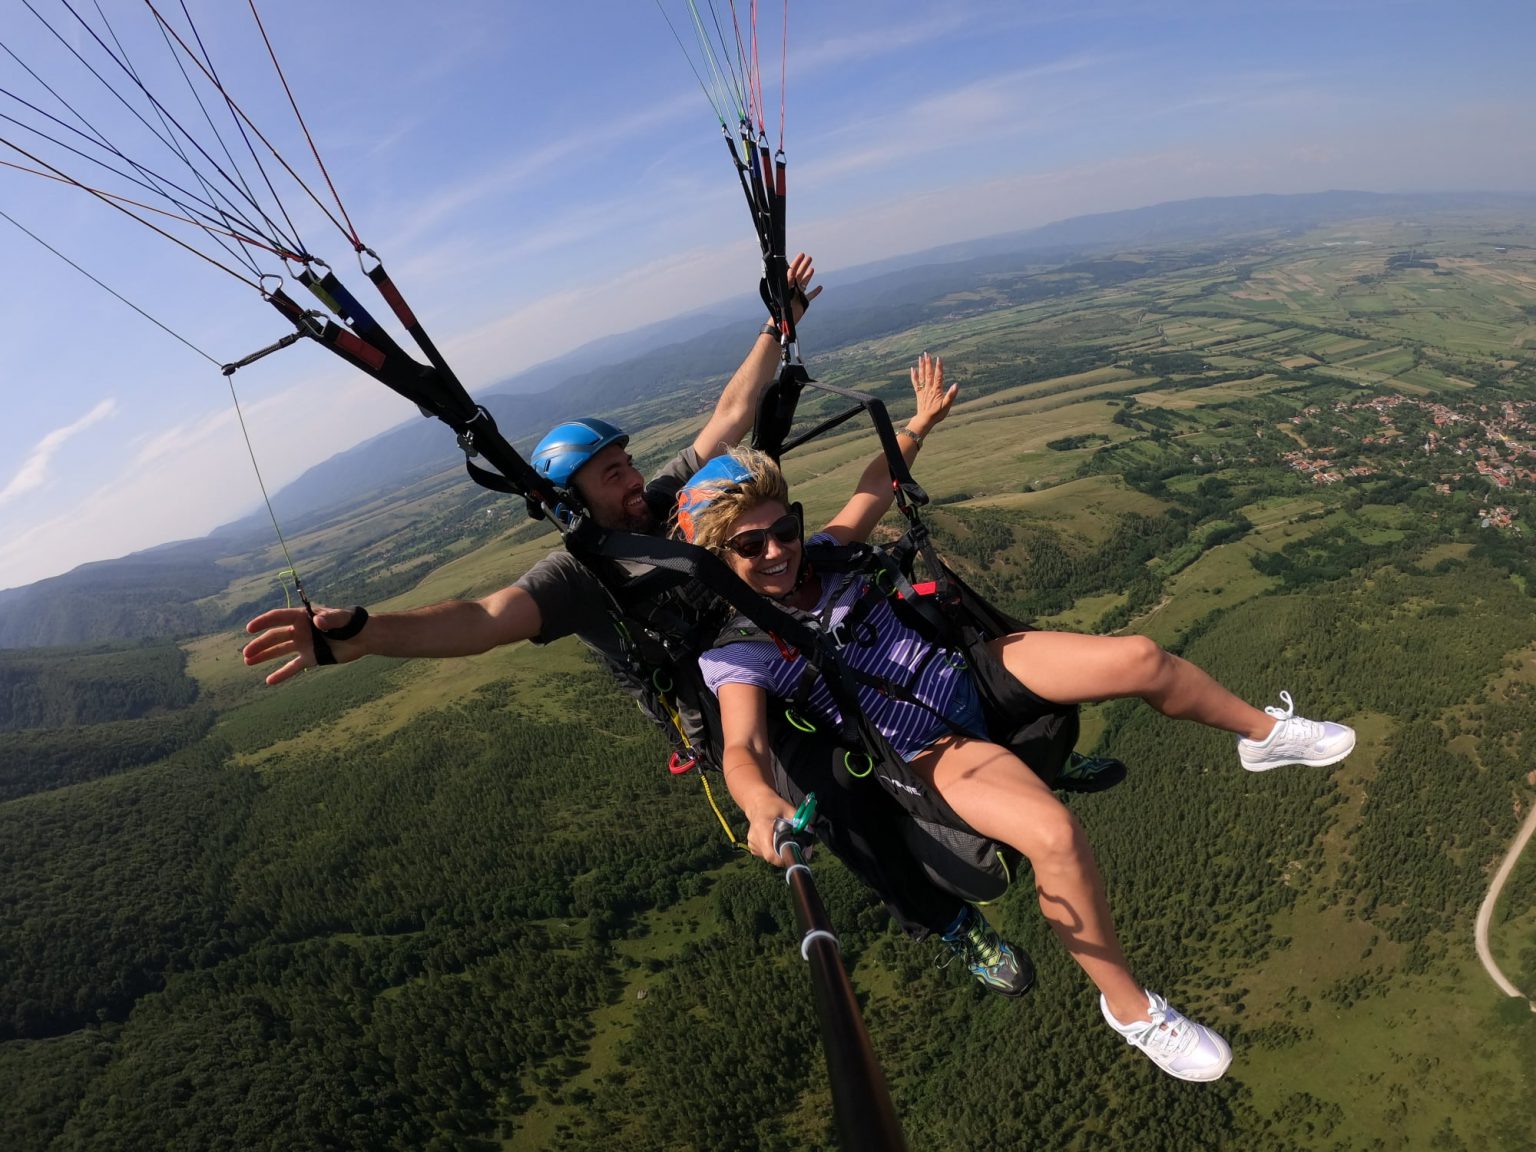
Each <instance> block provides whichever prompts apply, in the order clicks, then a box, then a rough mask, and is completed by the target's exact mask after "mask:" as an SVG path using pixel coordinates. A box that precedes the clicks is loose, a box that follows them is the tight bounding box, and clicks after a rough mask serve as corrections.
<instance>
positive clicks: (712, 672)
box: [699, 533, 970, 759]
mask: <svg viewBox="0 0 1536 1152" xmlns="http://www.w3.org/2000/svg"><path fill="white" fill-rule="evenodd" d="M822 541H825V542H833V538H832V537H831V536H827V535H825V534H824V533H823V534H818V535H816V536H813V537H812V538H811V541H810V542H811V543H816V542H822ZM842 585H843V580H842V577H841V576H837V577H828V578H825V579H823V580H822V589H821V598H820V600H819V601H818V602H817V604H816V609H815V614H816V617H817V619H819V620H820V621H821V622H822V623H823V625H825V626H826V627H827V628H828V629H829V630H831V629H835V628H836V627H837V626H838V625H839V624H841V623H842V622H843V621H844V620H846V619H847V618H848V614H849V612H851V611H852V610H853V606H854V605H855V604H856V603H857V602H858V601H859V599H860V597H862V596H864V595H865V594H866V591H867V593H868V595H871V596H875V597H877V598H878V602H877V603H876V605H875V607H874V608H873V609H871V610H870V612H869V614H868V615H866V616H865V617H864V621H865V623H864V625H863V626H861V627H860V628H859V630H858V631H859V633H860V634H861V637H862V639H863V640H865V641H867V643H860V641H859V640H858V639H855V640H852V641H851V642H850V643H849V644H848V645H847V646H846V647H845V648H843V649H842V657H843V660H844V661H845V662H846V663H847V664H848V666H849V667H850V668H853V669H855V670H856V671H859V672H866V673H869V674H870V675H872V676H878V677H880V678H882V679H885V680H890V681H894V682H895V683H897V684H902V685H905V686H906V688H907V691H908V692H910V693H911V694H912V695H913V696H914V697H915V698H917V699H918V700H921V701H923V703H924V704H927V705H928V708H932V709H933V710H934V711H936V712H938V713H940V714H941V715H947V714H948V711H949V709H950V705H951V704H952V703H955V702H956V701H955V694H956V692H957V691H959V690H960V689H961V688H962V687H963V686H964V685H965V684H966V677H967V676H969V675H970V671H969V669H968V668H967V667H966V666H965V664H964V662H963V661H961V660H959V658H958V657H956V658H954V659H951V658H950V656H949V655H948V654H946V653H945V652H943V651H940V652H938V653H934V648H935V645H933V644H931V643H929V642H928V641H927V640H925V639H924V638H923V637H922V636H921V635H920V634H919V633H917V632H915V631H914V630H913V629H911V628H909V627H907V626H906V625H905V624H903V623H902V622H901V619H900V618H899V617H898V616H897V615H896V613H895V612H893V611H892V610H891V606H890V604H889V603H887V602H886V599H885V597H884V596H882V595H880V594H879V593H878V592H876V591H874V590H873V589H870V588H869V581H868V580H867V579H866V578H865V577H863V576H857V577H855V578H854V579H853V580H851V581H849V582H848V584H847V586H846V587H841V586H842ZM840 587H841V591H839V588H840ZM834 593H836V599H835V602H834V600H833V595H834ZM930 654H932V655H931V656H930ZM805 666H806V660H805V657H803V656H801V655H800V654H799V653H798V652H795V653H793V655H791V656H790V657H788V658H786V656H785V654H784V653H783V652H781V651H780V650H779V646H778V645H777V644H775V643H774V642H773V641H771V640H740V641H737V642H736V643H734V644H724V645H722V646H721V647H719V648H715V649H712V650H710V651H708V652H705V653H704V654H703V655H702V656H700V657H699V668H700V669H701V670H702V671H703V673H704V682H705V683H706V684H708V685H709V688H710V691H712V692H714V693H716V694H717V695H718V694H719V691H720V685H722V684H753V685H756V686H757V687H759V688H762V689H764V690H765V691H767V692H768V694H769V695H771V696H777V697H779V698H780V699H792V698H793V697H794V695H795V692H796V690H797V689H798V687H799V684H800V678H801V675H802V673H803V670H804V669H805ZM916 669H921V672H920V673H919V675H918V677H917V679H916V680H915V681H914V680H913V679H912V674H913V671H914V670H916ZM813 683H814V688H813V689H812V691H811V694H810V699H809V701H808V705H807V707H808V709H809V710H810V711H813V712H816V713H817V714H819V715H821V716H826V717H829V718H832V719H833V720H834V721H836V720H839V719H841V717H840V716H839V713H838V710H837V707H836V706H835V705H834V704H833V702H832V693H831V692H829V691H828V690H827V686H826V684H825V682H823V680H822V679H821V677H820V676H817V677H816V678H815V680H814V682H813ZM858 693H859V704H860V706H861V707H862V708H863V709H864V713H865V715H866V716H868V717H869V719H870V721H871V722H872V723H873V724H874V725H875V727H876V728H878V729H879V730H880V732H881V734H882V735H883V736H884V737H885V738H886V739H887V740H889V741H890V743H891V747H892V748H894V749H895V750H896V753H897V754H898V755H900V756H901V757H902V758H903V759H911V758H912V757H913V756H915V755H916V754H917V753H919V752H921V751H922V750H923V749H924V748H926V747H928V745H930V744H932V743H933V742H934V741H935V740H937V739H939V738H940V737H941V736H944V735H947V734H948V733H949V731H950V729H949V727H948V726H947V725H946V724H945V723H944V722H943V721H942V720H940V719H939V717H938V716H935V715H934V714H933V712H930V711H929V710H928V708H924V707H922V706H920V705H918V704H909V703H907V702H905V701H902V700H894V699H892V698H891V697H889V696H885V695H883V694H882V693H881V692H880V691H879V690H877V689H875V688H873V687H870V686H867V685H864V684H860V685H858Z"/></svg>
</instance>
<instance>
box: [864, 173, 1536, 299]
mask: <svg viewBox="0 0 1536 1152" xmlns="http://www.w3.org/2000/svg"><path fill="white" fill-rule="evenodd" d="M1455 211H1473V212H1475V211H1509V212H1531V211H1536V195H1529V194H1518V193H1504V192H1445V193H1393V192H1347V191H1334V192H1299V193H1293V194H1289V195H1278V194H1273V193H1261V194H1258V195H1253V196H1209V197H1203V198H1201V199H1196V200H1173V201H1169V202H1167V203H1164V204H1151V205H1148V206H1146V207H1144V208H1128V209H1124V210H1122V211H1119V212H1098V213H1094V214H1091V215H1088V216H1073V217H1071V218H1069V219H1066V220H1057V221H1055V222H1054V223H1051V224H1044V225H1042V226H1040V227H1038V228H1028V229H1024V230H1022V231H1019V232H1004V233H1000V234H998V235H996V236H987V237H984V238H982V239H980V240H964V241H961V242H959V243H955V244H945V245H941V246H940V247H938V248H928V249H925V250H923V251H921V252H912V253H908V254H906V255H903V256H893V257H891V258H890V259H889V260H881V261H879V262H877V263H874V264H866V265H862V266H861V267H858V268H853V269H850V270H849V273H848V274H849V275H858V276H860V277H861V278H868V277H871V276H877V275H884V274H888V273H891V272H897V271H901V270H902V269H906V268H912V267H914V266H917V265H923V264H945V263H958V262H961V261H967V260H974V259H977V258H982V257H987V256H1000V255H1004V254H1006V253H1024V252H1027V253H1032V254H1034V255H1036V256H1038V257H1039V258H1041V259H1042V260H1049V259H1059V260H1067V259H1071V258H1072V257H1073V256H1075V255H1082V254H1087V253H1090V252H1093V251H1097V250H1102V249H1105V248H1123V247H1127V246H1138V247H1141V246H1146V245H1151V244H1174V243H1189V242H1191V241H1200V240H1219V239H1222V238H1226V237H1233V236H1244V235H1252V234H1254V233H1258V232H1266V231H1273V230H1285V229H1302V228H1316V227H1320V226H1322V225H1325V224H1332V223H1339V222H1342V221H1344V220H1353V219H1363V218H1366V217H1381V216H1392V215H1405V216H1411V215H1416V214H1418V213H1425V212H1434V213H1443V212H1455Z"/></svg>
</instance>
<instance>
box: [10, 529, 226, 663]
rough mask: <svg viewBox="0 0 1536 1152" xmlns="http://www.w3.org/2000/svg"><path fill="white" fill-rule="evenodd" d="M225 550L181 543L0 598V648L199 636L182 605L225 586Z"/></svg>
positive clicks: (202, 627)
mask: <svg viewBox="0 0 1536 1152" xmlns="http://www.w3.org/2000/svg"><path fill="white" fill-rule="evenodd" d="M228 552H229V548H228V543H227V541H223V540H216V539H213V538H211V537H209V538H205V539H202V540H181V541H177V542H176V543H173V544H162V545H161V546H160V547H158V548H150V549H148V550H146V551H144V552H135V553H134V554H133V555H131V556H123V557H120V558H118V559H116V560H98V561H96V562H94V563H91V564H82V565H80V567H78V568H75V569H73V570H72V571H70V572H66V573H65V574H64V575H62V576H51V577H49V578H48V579H46V580H39V581H38V582H37V583H35V584H28V585H27V586H25V587H23V588H11V589H8V590H6V591H3V592H0V648H30V647H41V646H52V645H59V644H88V643H94V642H96V641H99V640H109V639H125V638H138V637H144V636H162V637H164V636H188V635H193V634H195V633H197V632H200V631H206V625H207V623H208V622H207V621H206V620H204V619H203V618H202V615H201V614H200V613H199V612H197V611H196V610H195V609H194V608H192V607H191V603H190V602H191V601H193V600H196V599H197V598H199V597H202V596H211V595H213V594H214V593H216V592H221V591H223V590H224V589H225V588H226V587H227V586H228V585H229V581H230V577H231V576H232V575H234V573H232V572H231V571H230V570H229V569H228V568H226V567H224V566H223V565H221V564H220V563H219V561H220V560H221V559H222V558H223V557H225V556H226V555H228Z"/></svg>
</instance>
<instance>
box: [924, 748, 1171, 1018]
mask: <svg viewBox="0 0 1536 1152" xmlns="http://www.w3.org/2000/svg"><path fill="white" fill-rule="evenodd" d="M912 767H913V769H914V770H915V771H916V772H917V773H918V774H919V775H920V776H922V777H923V778H924V779H926V780H927V782H928V783H929V785H930V786H931V787H933V788H934V789H935V790H936V791H937V792H938V793H939V795H941V796H943V797H944V799H945V800H946V801H947V802H948V803H949V806H950V807H951V808H953V809H954V810H955V813H956V815H958V816H959V817H960V818H961V819H962V820H964V821H965V822H966V823H967V824H969V825H970V826H971V827H972V828H974V829H975V830H976V831H977V832H979V833H981V834H982V835H983V836H987V837H990V838H991V839H994V840H1000V841H1002V842H1003V843H1004V844H1010V845H1012V846H1013V847H1014V848H1017V849H1018V850H1019V851H1020V852H1022V853H1023V854H1024V855H1025V856H1026V857H1028V859H1029V863H1030V866H1031V868H1032V869H1033V871H1034V877H1035V892H1036V895H1037V896H1038V897H1039V900H1040V911H1041V912H1042V913H1043V914H1044V915H1045V919H1046V922H1047V923H1049V924H1050V926H1051V931H1052V932H1054V933H1055V934H1056V938H1057V939H1058V940H1060V941H1061V944H1062V947H1064V948H1065V949H1066V950H1067V952H1068V953H1069V954H1070V955H1071V957H1072V959H1074V960H1076V961H1077V963H1078V964H1079V965H1080V966H1081V967H1082V969H1083V971H1084V972H1086V973H1087V974H1088V978H1089V979H1090V980H1092V981H1093V982H1094V984H1095V985H1097V986H1098V989H1099V991H1100V992H1102V993H1103V994H1104V999H1105V1000H1106V1001H1107V1002H1108V1004H1109V1008H1110V1011H1111V1012H1113V1013H1114V1014H1115V1016H1116V1017H1117V1018H1118V1019H1119V1020H1121V1021H1122V1022H1125V1023H1129V1022H1131V1021H1133V1020H1145V1019H1148V1013H1147V996H1146V992H1145V991H1144V990H1143V988H1142V986H1141V984H1140V983H1139V982H1138V981H1137V980H1136V978H1135V977H1134V976H1133V975H1131V970H1130V968H1129V966H1128V965H1127V964H1126V962H1125V953H1124V952H1122V951H1121V950H1120V941H1119V940H1118V939H1117V938H1116V936H1115V924H1114V919H1113V918H1112V917H1111V915H1110V912H1109V902H1108V901H1107V900H1106V899H1105V896H1104V882H1103V879H1102V878H1101V877H1100V875H1099V866H1098V862H1097V861H1096V860H1095V859H1094V856H1093V848H1092V846H1091V845H1089V843H1088V837H1087V836H1086V835H1085V834H1084V832H1083V829H1082V826H1081V825H1079V824H1078V822H1077V818H1076V817H1075V816H1073V815H1072V813H1071V812H1069V811H1068V810H1067V808H1066V807H1065V806H1064V805H1063V804H1062V803H1061V801H1060V800H1058V799H1056V796H1055V795H1054V794H1053V793H1052V792H1051V790H1050V789H1049V788H1047V787H1046V786H1045V785H1044V784H1043V783H1041V781H1040V778H1039V777H1038V776H1036V775H1035V774H1034V773H1033V772H1031V771H1030V770H1029V769H1028V768H1027V767H1026V766H1025V765H1024V763H1023V761H1021V760H1019V758H1018V757H1016V756H1014V755H1013V754H1012V753H1010V752H1008V751H1007V750H1006V749H1004V748H1000V747H999V746H998V745H996V744H988V743H986V742H984V741H980V740H967V739H956V738H953V737H949V738H946V739H944V740H941V741H940V742H939V743H938V744H936V745H934V747H932V748H930V749H929V750H928V751H927V752H925V753H923V755H921V756H919V757H918V758H917V759H915V760H914V761H913V762H912Z"/></svg>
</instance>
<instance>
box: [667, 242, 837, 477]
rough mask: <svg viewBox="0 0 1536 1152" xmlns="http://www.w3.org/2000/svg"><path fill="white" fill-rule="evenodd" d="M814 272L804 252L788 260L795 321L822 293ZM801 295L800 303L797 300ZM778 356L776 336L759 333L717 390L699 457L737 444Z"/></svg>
mask: <svg viewBox="0 0 1536 1152" xmlns="http://www.w3.org/2000/svg"><path fill="white" fill-rule="evenodd" d="M815 275H816V267H815V264H814V262H813V261H812V260H811V258H810V257H809V256H807V255H806V254H805V253H804V252H802V253H800V255H798V256H796V257H795V258H794V260H792V261H790V265H789V287H790V291H791V295H792V296H793V297H794V302H793V303H791V304H790V309H791V310H792V311H793V312H794V317H795V323H796V324H798V323H799V322H800V318H801V317H802V316H804V315H805V310H806V308H807V307H809V306H810V303H811V301H812V300H814V299H816V297H817V296H819V295H821V288H820V287H819V286H818V287H815V288H812V287H811V286H810V285H811V280H812V278H813V277H814V276H815ZM802 298H803V299H804V303H803V304H802V303H801V302H800V301H801V299H802ZM780 359H781V354H780V349H779V341H778V337H776V336H770V335H769V334H768V333H767V332H764V333H762V334H761V335H759V336H758V338H757V342H756V343H755V344H753V345H752V351H750V352H748V353H747V358H746V359H745V360H743V361H742V362H741V367H740V368H738V369H736V373H735V375H733V376H732V377H731V379H730V381H729V382H728V383H727V384H726V386H725V390H724V391H723V392H721V393H720V399H719V401H718V402H717V403H716V404H715V411H714V415H712V416H711V417H710V418H709V423H708V424H706V425H704V429H703V431H701V432H700V433H699V435H698V438H697V439H696V440H694V442H693V450H694V451H695V452H696V453H698V456H699V459H700V460H708V459H710V458H711V457H712V456H718V455H720V453H721V452H723V451H724V450H725V449H727V448H730V447H731V446H733V445H735V444H738V443H740V441H741V438H742V437H743V436H745V435H746V434H747V430H748V429H749V428H751V427H752V421H753V420H754V419H756V417H757V402H758V400H759V399H760V398H761V397H762V394H763V389H764V388H766V387H768V385H769V384H771V383H773V378H774V377H775V376H776V375H778V371H779V361H780Z"/></svg>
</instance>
